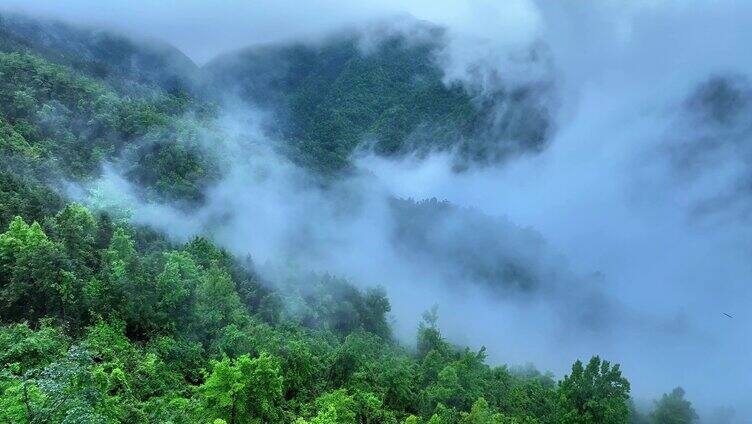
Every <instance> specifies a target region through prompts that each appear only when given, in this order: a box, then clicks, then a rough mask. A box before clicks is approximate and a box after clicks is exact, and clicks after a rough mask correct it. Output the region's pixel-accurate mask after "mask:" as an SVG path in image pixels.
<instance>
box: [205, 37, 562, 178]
mask: <svg viewBox="0 0 752 424" xmlns="http://www.w3.org/2000/svg"><path fill="white" fill-rule="evenodd" d="M420 25H421V26H425V28H421V30H422V32H423V35H422V36H420V37H416V38H417V39H416V38H409V36H408V35H406V34H401V33H394V34H392V33H387V34H384V35H382V36H381V37H378V38H376V39H375V40H373V39H371V38H374V37H371V38H369V37H367V36H366V34H358V33H342V34H338V35H337V36H333V37H331V38H328V39H326V40H323V41H320V42H316V43H309V44H288V45H284V44H283V45H271V46H264V47H253V48H249V49H246V50H242V51H240V52H236V53H232V54H227V55H224V56H222V57H220V58H218V59H216V60H214V61H212V62H210V63H209V64H208V65H207V66H206V72H207V74H208V76H209V78H210V79H211V81H213V84H214V85H215V86H216V87H219V88H221V90H222V91H223V92H225V93H228V95H235V96H238V97H239V98H240V99H242V100H244V101H246V102H248V103H250V104H252V105H254V106H257V107H261V108H264V109H268V110H271V111H273V120H272V122H270V123H269V124H268V125H269V128H270V130H272V131H274V132H276V133H278V134H280V135H281V137H283V138H284V139H286V140H289V142H290V143H291V149H292V153H293V155H294V157H295V158H296V159H298V161H299V162H300V163H302V164H304V165H306V166H309V167H311V168H313V169H316V170H319V171H321V172H324V173H331V172H336V171H339V170H341V169H343V168H345V167H347V165H348V162H349V160H350V155H351V154H352V153H353V151H354V150H356V149H357V148H358V147H367V148H370V149H372V150H373V151H375V152H376V153H378V154H381V155H400V154H406V153H415V152H417V153H419V154H420V153H427V152H429V151H436V150H448V149H453V150H455V151H457V152H458V155H457V157H458V163H457V166H458V167H460V168H461V167H462V166H465V165H466V163H467V162H475V163H495V162H498V161H500V160H503V159H505V158H507V157H508V155H511V154H515V153H520V152H525V151H538V150H540V149H542V148H543V146H544V145H545V142H546V140H547V138H548V136H549V132H550V131H551V124H550V119H549V116H548V113H549V111H548V110H547V108H546V106H545V105H544V102H543V101H541V96H544V95H545V94H546V92H547V91H548V89H549V88H550V87H549V84H548V83H544V82H541V83H537V84H528V85H524V86H520V87H515V88H508V89H507V88H505V87H495V88H494V89H493V90H490V91H489V92H484V91H481V90H480V89H477V88H473V87H466V86H463V85H461V84H460V83H457V82H455V83H449V84H448V85H447V84H445V81H444V77H445V76H444V74H443V71H442V69H441V66H440V60H441V57H440V56H441V46H442V42H443V31H442V30H441V29H440V28H437V27H432V26H429V25H428V24H420ZM364 145H365V146H364Z"/></svg>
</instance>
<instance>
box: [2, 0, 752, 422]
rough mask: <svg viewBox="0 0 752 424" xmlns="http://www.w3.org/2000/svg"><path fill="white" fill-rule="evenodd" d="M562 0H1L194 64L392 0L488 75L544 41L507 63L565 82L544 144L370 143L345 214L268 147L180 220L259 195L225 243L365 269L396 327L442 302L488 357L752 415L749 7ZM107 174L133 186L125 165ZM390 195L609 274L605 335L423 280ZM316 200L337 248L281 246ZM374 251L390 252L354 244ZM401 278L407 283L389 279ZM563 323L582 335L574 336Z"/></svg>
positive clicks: (193, 224) (464, 77)
mask: <svg viewBox="0 0 752 424" xmlns="http://www.w3.org/2000/svg"><path fill="white" fill-rule="evenodd" d="M562 3H563V2H557V1H553V0H552V1H537V2H534V1H524V0H514V1H504V2H501V1H469V2H461V1H457V2H449V1H422V0H421V1H411V2H398V1H394V0H389V1H381V2H377V1H373V0H368V1H362V2H348V1H334V0H318V1H309V2H300V1H288V0H277V1H267V0H263V1H254V2H247V1H240V0H237V1H231V0H225V1H218V2H201V1H197V0H187V1H162V2H152V1H132V0H130V1H125V0H117V1H114V0H113V1H101V0H99V1H95V0H89V1H85V0H71V1H65V2H52V1H42V0H24V1H15V0H10V1H7V0H6V2H5V4H6V5H8V6H9V7H11V8H20V9H21V10H24V11H30V12H35V13H40V14H48V15H52V16H56V17H60V18H63V19H66V20H71V21H75V22H79V23H80V22H84V23H88V24H92V25H97V26H105V27H108V28H116V29H118V30H120V31H123V32H126V33H129V34H134V35H137V36H143V37H156V38H160V39H164V40H166V41H168V42H170V43H172V44H174V45H176V46H177V47H179V48H180V49H181V50H183V51H184V52H185V53H187V54H188V55H189V56H190V57H191V58H192V59H194V60H195V61H196V62H198V63H203V62H205V61H207V60H209V59H211V58H212V57H214V56H216V55H217V54H220V53H223V52H227V51H229V50H233V49H238V48H241V47H244V46H247V45H251V44H257V43H266V42H272V41H285V40H299V39H306V40H310V39H312V38H313V39H315V38H316V37H318V36H321V35H323V34H325V33H326V32H328V31H332V30H336V29H339V28H342V27H359V26H363V25H367V24H368V23H370V22H372V21H373V20H374V19H389V17H393V16H395V15H398V16H404V15H411V16H414V17H415V18H418V19H423V20H428V21H431V22H434V23H438V24H441V25H445V26H447V27H448V28H449V30H450V34H451V37H450V42H449V44H448V45H447V47H446V48H447V57H448V58H449V60H448V61H447V62H446V63H444V66H445V71H446V73H447V76H448V77H449V78H452V79H456V80H460V81H468V82H469V80H470V79H471V78H473V77H474V76H475V75H477V74H473V76H471V75H470V74H469V73H468V72H467V70H468V69H478V68H479V67H480V68H481V69H488V70H494V69H496V70H498V69H502V68H503V69H505V70H507V68H506V67H505V66H507V65H508V62H507V61H506V59H507V56H508V54H509V53H510V52H513V51H516V50H517V49H519V48H522V47H524V46H527V45H530V44H531V43H534V42H543V43H545V45H546V46H547V49H548V52H549V54H550V55H551V61H552V63H553V69H545V70H533V72H530V71H531V70H529V69H521V70H520V69H515V70H513V71H509V72H506V73H504V76H505V78H506V80H505V81H506V83H507V84H512V85H513V84H515V83H516V82H517V81H518V79H519V78H537V77H538V76H540V75H544V76H545V77H546V78H549V77H550V78H552V79H553V80H554V81H555V86H556V96H555V99H550V101H551V105H550V110H551V111H552V113H553V115H554V117H555V121H556V125H555V126H556V132H555V135H554V136H553V137H552V139H551V140H550V145H549V147H548V148H547V149H546V150H545V151H544V152H543V153H542V154H540V155H537V156H524V157H522V158H519V159H517V160H515V161H512V162H510V163H507V164H505V165H504V166H498V167H486V168H479V169H470V170H468V171H467V172H464V173H461V174H458V173H456V172H454V171H453V170H452V166H451V157H450V156H449V155H447V154H442V155H434V156H431V157H428V158H422V159H416V158H407V159H404V160H399V161H397V160H386V159H383V158H376V157H364V158H362V159H360V160H359V161H358V166H359V167H360V169H362V170H365V171H368V173H369V174H368V175H369V177H368V178H365V179H358V180H356V181H348V182H346V183H345V185H346V187H344V188H342V189H343V190H347V189H350V188H352V187H356V188H358V190H359V191H361V192H363V193H365V194H364V196H365V198H366V199H367V200H366V201H364V203H365V204H367V205H368V208H365V209H367V210H368V211H369V212H368V213H364V214H362V215H359V216H356V217H354V218H353V219H352V220H351V221H346V222H341V221H338V220H337V218H334V217H333V216H335V215H336V214H335V213H334V212H332V211H331V210H330V208H332V207H331V205H330V204H329V200H328V198H327V196H326V195H324V194H322V193H299V192H297V191H296V187H295V184H293V183H291V180H294V179H295V178H299V173H300V172H301V171H300V170H295V169H293V167H292V165H291V164H289V163H285V162H284V161H283V160H282V159H279V158H274V159H273V160H272V159H269V158H268V157H264V160H263V161H262V162H263V163H253V162H251V163H242V164H236V166H235V167H234V168H233V172H231V173H230V175H229V176H228V178H227V179H226V180H225V181H223V182H222V183H221V184H220V185H218V187H216V188H215V189H214V191H213V192H212V193H210V196H209V198H210V199H211V200H213V203H212V204H210V205H209V206H208V207H207V208H206V209H204V210H201V211H197V212H196V213H195V214H194V215H192V216H189V217H185V216H180V218H179V221H180V222H184V223H185V225H186V226H187V227H186V228H182V229H180V231H181V232H183V233H184V234H188V233H190V232H195V231H200V230H201V228H202V225H203V224H205V222H206V221H207V220H209V219H210V218H211V217H213V216H216V214H218V213H220V212H221V211H222V210H223V209H226V208H228V207H230V208H234V209H237V210H249V211H253V212H252V214H253V215H252V216H251V217H250V218H249V217H248V216H246V215H243V216H238V217H234V218H232V219H231V221H230V222H231V225H228V226H227V227H226V228H224V229H222V228H220V229H218V232H217V237H218V238H219V239H220V241H222V242H224V243H225V245H226V246H229V247H230V248H232V249H234V250H235V251H236V252H238V253H248V252H250V253H252V254H253V255H254V257H261V258H264V257H265V256H274V254H283V253H284V254H292V255H297V257H296V259H297V260H300V261H304V262H308V263H309V265H311V266H313V267H315V265H317V264H318V265H320V267H321V268H322V269H331V270H333V271H337V272H341V273H343V274H346V275H351V276H355V277H357V278H358V279H359V280H360V281H362V282H363V283H364V284H384V285H385V286H386V287H387V289H388V290H389V293H390V297H391V300H392V303H393V304H394V310H395V314H396V315H397V317H396V318H397V319H398V320H399V321H401V323H398V324H397V327H398V329H399V328H403V329H404V328H414V327H415V323H416V320H417V318H418V316H419V315H420V312H421V311H422V310H423V309H425V308H427V307H430V305H431V304H433V303H438V304H439V307H440V325H441V326H442V328H444V329H445V331H446V332H447V334H448V335H449V336H450V337H453V338H454V340H456V341H460V342H462V343H468V344H470V345H473V346H479V345H481V344H485V345H486V346H488V348H489V351H490V354H491V359H494V360H497V361H511V362H521V361H525V360H530V361H532V362H534V363H535V364H536V365H538V366H540V367H541V368H546V369H552V370H554V371H555V372H557V373H558V374H559V375H561V373H563V372H565V371H566V367H567V366H568V365H569V364H571V363H572V361H573V360H574V359H576V358H578V357H580V358H582V357H586V356H588V355H589V354H595V353H600V354H602V355H604V356H605V357H607V358H608V359H612V360H614V361H617V362H621V363H622V364H623V366H624V369H625V374H626V375H627V377H629V378H630V381H631V382H632V384H633V387H634V389H635V395H636V396H637V397H640V396H644V397H648V398H650V397H655V396H657V395H659V394H660V393H661V392H668V391H670V390H671V388H673V387H674V386H676V385H682V386H684V387H685V388H686V389H687V392H688V397H689V398H690V399H691V400H693V401H695V402H696V403H697V404H698V405H699V406H700V407H701V408H706V409H707V408H712V407H714V406H723V405H725V404H724V402H729V403H731V404H733V405H734V406H735V407H736V408H737V410H738V411H740V414H749V413H750V412H749V408H750V404H752V395H751V393H752V338H751V337H750V335H752V312H750V304H752V260H750V258H752V189H749V188H747V189H745V187H749V186H751V184H750V183H749V181H752V147H750V146H751V145H752V144H751V143H752V140H751V139H750V135H751V134H752V131H750V130H749V128H752V126H751V124H750V123H751V122H752V118H749V116H752V96H750V94H749V93H751V92H752V91H750V90H749V89H748V88H749V80H750V78H752V55H750V53H749V42H750V41H751V40H752V4H751V3H749V2H742V1H710V0H707V1H692V2H683V1H669V0H666V1H659V0H656V1H623V2H622V1H584V2H571V3H569V4H568V5H567V6H564V5H563V4H562ZM537 71H540V73H537ZM531 75H533V76H531ZM714 77H723V78H726V77H728V78H731V80H732V81H738V83H734V84H736V85H734V86H733V87H735V89H737V87H738V90H739V93H741V94H740V95H739V96H740V97H739V98H740V99H742V100H740V101H738V102H737V103H736V104H734V105H733V107H735V108H737V109H738V115H739V117H738V118H735V120H733V121H732V122H730V123H723V124H718V123H714V122H710V121H709V118H707V116H705V115H703V112H702V106H697V105H696V104H695V103H692V102H691V99H692V96H693V95H696V94H695V93H697V92H698V90H700V89H701V87H702V84H703V83H705V82H707V81H708V80H709V79H712V78H714ZM698 87H699V88H698ZM745 90H747V91H745ZM745 99H746V100H745ZM238 113H241V114H243V113H248V111H238ZM745 117H746V118H745ZM228 119H232V118H228ZM242 125H246V123H243V124H242ZM243 132H244V133H249V132H251V133H253V132H255V129H253V128H250V129H245V130H244V131H243ZM706 140H711V141H713V142H712V143H707V144H705V143H706ZM697 152H699V153H697ZM687 162H691V166H687V165H686V163H687ZM274 164H276V165H274ZM254 166H265V167H269V166H276V168H275V172H273V173H272V174H271V175H272V177H271V178H269V179H267V180H265V181H263V182H260V183H259V184H258V185H257V186H253V187H248V186H247V185H243V184H241V183H240V181H247V180H248V175H250V174H252V173H253V172H252V170H250V169H251V168H253V167H254ZM108 178H111V180H114V183H113V184H116V186H117V187H119V190H121V191H127V188H125V186H126V185H127V183H126V182H124V181H120V180H118V178H117V176H113V175H109V174H108ZM110 182H111V183H112V181H110ZM393 195H396V196H401V197H412V198H416V199H423V198H430V197H438V198H440V199H447V200H449V201H451V202H453V203H455V204H458V205H462V206H467V207H473V208H476V209H478V210H480V211H482V212H484V213H486V214H489V215H492V216H499V217H506V218H508V219H509V220H510V221H511V222H513V223H514V224H515V225H519V226H522V227H530V228H532V229H534V230H535V231H537V232H538V233H540V234H541V236H542V237H543V238H544V239H545V240H546V241H547V242H548V243H550V245H551V249H552V250H554V251H556V252H558V254H560V255H561V256H562V257H563V258H564V259H563V260H562V261H563V262H564V263H565V264H566V265H561V266H562V267H563V268H566V270H567V272H568V273H571V274H572V275H578V276H588V275H593V274H597V275H599V277H598V279H599V281H601V280H602V282H603V283H602V284H603V285H604V286H603V288H604V291H605V292H606V293H607V295H608V297H609V299H610V301H611V302H613V304H614V305H618V311H620V312H619V313H620V314H621V315H620V317H619V318H618V319H614V323H613V326H612V327H610V330H609V331H608V334H598V335H597V337H591V336H589V335H587V334H581V333H580V332H579V331H578V330H577V329H576V328H574V327H575V326H574V324H572V325H571V326H567V323H566V322H565V323H561V322H558V320H561V319H562V316H561V315H556V314H552V313H550V312H548V310H549V309H550V308H551V307H552V305H559V303H558V302H557V301H556V300H544V301H541V303H538V304H535V305H529V304H528V305H524V306H523V305H519V304H511V303H509V304H499V303H493V302H491V301H488V300H487V299H484V296H483V295H482V294H480V293H474V292H472V291H469V292H468V293H466V294H465V295H464V296H462V297H461V298H458V297H457V296H455V294H450V293H444V292H436V293H431V294H425V291H426V290H428V291H430V290H431V289H430V284H429V283H430V281H433V279H434V278H440V277H437V276H436V275H434V274H431V273H430V272H427V271H426V270H425V269H420V268H418V267H414V266H413V265H412V264H408V263H405V262H404V261H403V260H402V259H401V258H399V257H398V255H395V254H394V252H391V251H388V249H387V250H386V251H382V249H378V247H379V246H382V245H384V244H388V243H389V241H388V236H387V232H386V231H387V230H386V229H387V228H388V226H389V225H390V223H389V222H388V219H387V217H386V215H385V212H384V208H385V206H384V205H385V201H386V199H387V198H388V197H389V196H393ZM292 198H294V199H296V200H294V201H290V200H289V199H292ZM262 201H263V202H265V203H263V204H262V203H260V202H262ZM312 210H315V211H318V212H316V213H315V214H313V216H314V217H315V219H316V221H317V222H316V223H317V228H318V229H319V231H321V233H320V234H319V235H318V236H319V238H318V239H317V240H319V241H320V246H324V247H326V249H329V250H330V251H331V252H333V253H332V255H331V256H330V257H312V256H309V255H306V254H303V253H301V252H292V253H291V252H290V251H288V250H286V246H285V244H284V241H285V240H287V238H288V237H289V236H290V233H291V232H294V231H299V230H300V229H301V228H302V225H303V224H300V222H301V221H302V220H301V216H305V217H306V218H307V219H310V214H311V212H310V211H312ZM176 213H177V212H175V211H171V210H164V209H163V208H161V205H160V208H159V209H157V208H155V207H153V206H150V207H144V208H142V209H141V215H140V216H137V218H139V219H140V220H141V221H142V222H144V223H149V224H153V225H155V226H158V227H164V228H165V229H168V227H169V225H167V223H168V222H174V219H175V216H174V214H176ZM170 214H173V215H170ZM280 214H282V215H280ZM166 217H171V218H172V219H168V218H166ZM259 231H262V234H263V237H261V239H263V240H261V241H259V240H256V241H251V242H249V241H248V240H249V238H252V237H249V235H251V234H258V232H259ZM335 231H338V233H337V234H336V236H332V234H333V233H334V232H335ZM248 243H250V245H248ZM519 247H520V249H525V248H527V247H525V246H522V245H520V246H519ZM376 249H378V250H379V254H378V255H373V254H360V255H358V254H357V253H353V252H364V251H373V250H376ZM337 255H339V256H337ZM556 266H559V265H558V263H557V265H556ZM390 279H391V280H393V281H396V282H398V283H399V284H397V283H394V284H393V285H390V283H389V280H390ZM408 282H411V284H414V286H410V285H409V284H408ZM416 299H418V300H416ZM442 304H443V306H442ZM452 308H454V310H452ZM724 312H725V313H730V314H732V315H733V316H734V318H733V319H729V318H727V317H726V316H724V315H723V313H724ZM562 332H571V335H570V337H569V338H567V337H559V336H561V333H562ZM745 408H746V409H745ZM740 416H743V415H740ZM747 416H749V415H747ZM740 422H741V421H740Z"/></svg>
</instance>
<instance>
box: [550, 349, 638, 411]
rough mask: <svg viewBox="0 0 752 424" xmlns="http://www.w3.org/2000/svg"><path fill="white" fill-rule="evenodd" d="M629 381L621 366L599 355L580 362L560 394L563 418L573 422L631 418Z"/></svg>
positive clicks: (575, 364) (564, 383) (565, 380)
mask: <svg viewBox="0 0 752 424" xmlns="http://www.w3.org/2000/svg"><path fill="white" fill-rule="evenodd" d="M628 401H629V382H628V381H627V379H625V378H624V377H622V375H621V370H620V369H619V365H618V364H616V365H614V366H611V364H610V363H609V362H608V361H601V359H600V358H599V357H597V356H594V357H593V358H591V359H590V362H588V364H587V366H585V367H583V366H582V362H580V361H577V362H575V363H574V365H573V366H572V374H570V375H568V376H565V377H564V380H563V381H562V382H561V384H560V387H559V393H558V407H559V420H560V422H561V423H573V424H596V423H597V424H618V423H626V422H627V420H628V418H629V406H628Z"/></svg>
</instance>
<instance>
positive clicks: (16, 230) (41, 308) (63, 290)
mask: <svg viewBox="0 0 752 424" xmlns="http://www.w3.org/2000/svg"><path fill="white" fill-rule="evenodd" d="M68 268H69V265H68V262H67V260H66V258H65V256H64V254H63V252H62V249H61V247H60V246H59V245H58V244H57V243H55V242H53V241H52V240H50V239H49V238H48V237H47V235H46V234H45V233H44V231H42V228H41V226H40V225H39V224H38V223H36V222H35V223H33V224H32V225H28V224H26V222H24V220H23V219H22V218H20V217H18V218H16V219H14V220H13V221H12V222H11V223H10V226H9V227H8V231H6V232H5V233H3V234H0V315H1V316H2V317H3V319H5V320H18V319H20V318H22V317H27V318H28V319H32V320H36V319H39V318H42V317H44V316H45V315H47V314H49V313H56V312H59V313H62V314H65V313H66V312H67V309H66V306H69V305H70V304H72V303H73V302H75V296H76V294H77V289H78V287H77V282H76V281H75V277H74V276H73V274H71V273H70V272H68V271H67V269H68Z"/></svg>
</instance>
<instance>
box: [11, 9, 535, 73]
mask: <svg viewBox="0 0 752 424" xmlns="http://www.w3.org/2000/svg"><path fill="white" fill-rule="evenodd" d="M4 3H5V5H6V7H7V8H11V9H17V10H23V11H26V12H33V13H39V14H45V15H51V16H55V17H57V18H62V19H65V20H68V21H74V22H79V23H81V22H84V23H92V24H95V25H106V26H108V27H110V28H118V29H120V30H121V31H124V32H128V33H130V34H138V35H143V36H146V37H157V38H160V39H163V40H166V41H168V42H170V43H171V44H174V45H176V46H177V47H179V48H180V49H181V50H183V51H184V52H185V53H186V54H188V55H189V56H190V57H191V58H193V59H194V60H195V61H197V62H198V63H202V62H205V61H207V60H209V59H211V58H212V57H213V56H215V55H217V54H218V53H221V52H223V51H226V50H231V49H237V48H241V47H244V46H247V45H250V44H256V43H266V42H272V41H279V40H286V39H291V38H300V37H307V36H316V35H319V34H321V33H324V32H327V31H330V30H333V29H337V28H340V27H342V26H352V25H356V26H357V25H361V24H363V23H365V22H369V21H372V20H374V19H379V18H383V17H387V16H393V15H399V14H409V15H412V16H414V17H416V18H418V19H425V20H429V21H431V22H434V23H441V24H446V25H451V26H452V27H461V28H463V29H465V30H466V31H468V32H474V31H476V30H479V29H481V28H482V32H483V35H494V34H495V35H499V36H501V35H503V36H504V38H506V39H514V38H519V37H527V36H529V35H530V34H531V31H534V28H535V27H536V25H537V20H538V16H537V10H536V8H535V7H533V6H532V5H531V4H530V2H528V1H526V0H506V1H504V2H499V1H487V0H480V1H446V0H414V1H396V0H383V1H375V0H361V1H341V0H310V1H297V0H255V1H243V0H217V1H200V0H165V1H149V0H109V1H102V0H66V1H53V0H5V1H4ZM501 4H503V7H502V6H501Z"/></svg>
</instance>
